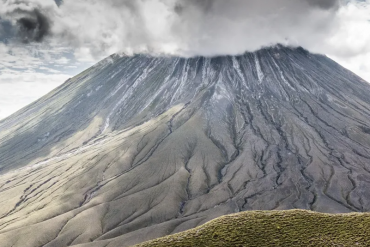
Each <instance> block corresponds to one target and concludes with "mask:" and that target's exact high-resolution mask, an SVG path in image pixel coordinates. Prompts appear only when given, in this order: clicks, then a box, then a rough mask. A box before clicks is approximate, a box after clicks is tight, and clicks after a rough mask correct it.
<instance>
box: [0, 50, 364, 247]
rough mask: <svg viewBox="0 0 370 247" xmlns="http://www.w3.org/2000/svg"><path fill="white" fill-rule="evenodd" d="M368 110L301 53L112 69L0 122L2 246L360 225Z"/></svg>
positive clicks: (157, 61)
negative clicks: (313, 222) (239, 224)
mask: <svg viewBox="0 0 370 247" xmlns="http://www.w3.org/2000/svg"><path fill="white" fill-rule="evenodd" d="M369 96H370V86H369V85H368V84H367V83H366V82H365V81H363V80H362V79H360V78H359V77H357V76H356V75H354V74H352V73H351V72H349V71H347V70H345V69H344V68H342V67H340V66H339V65H338V64H336V63H335V62H333V61H331V60H330V59H328V58H327V57H325V56H321V55H314V54H310V53H308V52H307V51H305V50H303V49H302V48H297V49H296V48H286V47H282V46H276V47H274V48H268V49H263V50H260V51H258V52H256V53H247V54H244V55H242V56H235V57H230V56H229V57H227V56H225V57H216V58H202V57H200V58H191V59H184V58H175V57H164V58H159V57H149V56H143V55H137V56H133V57H120V56H118V55H113V56H111V57H110V58H108V59H106V60H104V61H102V62H100V63H99V64H97V65H96V66H94V67H92V68H91V69H89V70H87V71H85V72H83V73H81V74H80V75H78V76H76V77H75V78H72V79H70V80H69V81H67V82H66V83H65V84H64V85H63V86H61V87H59V88H58V89H56V90H55V91H53V92H52V93H50V94H49V95H47V96H45V97H44V98H42V99H40V100H39V101H37V102H35V103H34V104H32V105H30V106H28V107H27V108H25V109H23V110H22V111H20V112H18V113H16V114H15V115H13V116H11V117H10V118H8V119H5V120H4V121H2V122H0V140H1V144H0V167H1V169H2V175H1V176H0V198H1V199H0V243H1V245H2V246H22V247H24V246H32V247H33V246H36V247H37V246H47V247H50V246H77V245H78V246H99V247H100V246H129V245H132V244H135V243H139V242H142V241H145V240H149V239H153V238H156V237H160V236H164V235H167V234H171V233H174V232H179V231H182V230H187V229H189V228H192V227H195V226H197V225H200V224H202V223H204V222H206V221H208V220H210V219H213V218H215V217H217V216H220V215H224V214H228V213H233V212H239V211H243V210H254V209H263V210H270V209H291V208H300V209H312V210H316V211H321V212H350V211H370V191H369V190H368V188H369V186H370V163H369V161H370V124H369V117H370V97H369ZM91 242H93V243H91ZM79 244H81V245H79ZM84 244H86V245H84Z"/></svg>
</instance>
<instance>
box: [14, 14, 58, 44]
mask: <svg viewBox="0 0 370 247" xmlns="http://www.w3.org/2000/svg"><path fill="white" fill-rule="evenodd" d="M16 23H17V27H18V35H19V37H20V38H21V40H22V42H24V43H29V42H42V41H43V40H44V38H45V37H46V36H47V35H49V34H50V26H51V23H50V20H49V19H48V17H47V16H46V15H44V14H42V13H41V12H40V11H39V10H38V9H35V10H33V11H31V12H26V13H24V16H23V17H20V18H19V19H17V20H16Z"/></svg>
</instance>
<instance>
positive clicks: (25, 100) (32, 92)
mask: <svg viewBox="0 0 370 247" xmlns="http://www.w3.org/2000/svg"><path fill="white" fill-rule="evenodd" d="M68 78H69V75H65V74H55V75H48V74H43V73H35V72H22V73H15V72H14V71H9V70H6V71H2V72H1V73H0V119H2V118H5V117H7V116H9V115H11V114H12V113H14V112H16V111H17V110H19V109H21V108H23V107H25V106H26V105H28V104H30V103H32V102H33V101H35V100H37V99H38V98H40V97H41V96H43V95H45V94H46V93H48V92H49V91H51V90H53V89H54V88H56V87H57V86H59V85H60V84H61V83H63V82H64V81H66V80H67V79H68Z"/></svg>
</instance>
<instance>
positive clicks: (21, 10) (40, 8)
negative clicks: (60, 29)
mask: <svg viewBox="0 0 370 247" xmlns="http://www.w3.org/2000/svg"><path fill="white" fill-rule="evenodd" d="M2 1H3V2H1V0H0V18H1V19H3V20H4V21H6V23H7V26H8V27H7V28H8V36H9V38H14V36H15V37H16V38H18V39H20V40H21V41H22V42H23V43H31V42H42V41H43V40H44V39H45V37H47V36H48V35H50V34H51V26H52V18H53V16H52V15H53V12H54V11H50V10H52V9H53V8H50V7H53V6H56V4H55V3H53V5H45V4H43V2H39V1H32V0H31V1H25V0H2ZM9 29H11V30H12V31H11V32H9ZM10 33H11V35H10Z"/></svg>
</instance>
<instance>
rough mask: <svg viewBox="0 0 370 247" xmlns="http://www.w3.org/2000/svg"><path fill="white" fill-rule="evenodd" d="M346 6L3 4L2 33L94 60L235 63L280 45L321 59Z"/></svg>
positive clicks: (285, 0) (338, 2) (111, 1)
mask: <svg viewBox="0 0 370 247" xmlns="http://www.w3.org/2000/svg"><path fill="white" fill-rule="evenodd" d="M345 4H346V3H345V2H344V0H274V1H271V0H228V1H225V0H105V1H101V0H63V1H62V0H58V1H54V0H0V25H1V23H2V22H1V20H3V21H4V20H5V21H7V22H8V23H11V26H12V28H13V29H14V30H13V32H11V33H12V34H14V37H13V39H17V40H20V41H21V42H24V43H29V42H48V43H58V44H64V45H66V46H70V47H73V48H75V50H76V52H77V53H81V54H82V53H85V54H87V53H88V54H90V55H92V56H95V57H97V56H100V55H107V54H109V53H114V52H119V51H120V52H124V53H126V54H132V53H154V54H162V53H165V54H174V55H182V56H196V55H205V56H213V55H222V54H230V55H232V54H240V53H243V52H245V51H254V50H257V49H259V48H261V47H264V46H270V45H274V44H277V43H280V44H285V45H292V46H303V47H305V48H307V49H310V50H311V51H317V52H322V51H323V50H328V49H329V50H330V49H332V44H331V43H330V42H333V40H332V36H333V35H334V34H335V33H336V32H337V31H338V29H339V28H340V25H341V23H340V21H338V13H339V12H340V10H341V8H342V7H343V6H344V5H345ZM3 23H4V22H3ZM2 29H4V28H1V27H0V35H1V30H2ZM8 33H9V32H8ZM3 35H5V34H4V32H3ZM329 41H330V42H329Z"/></svg>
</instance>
